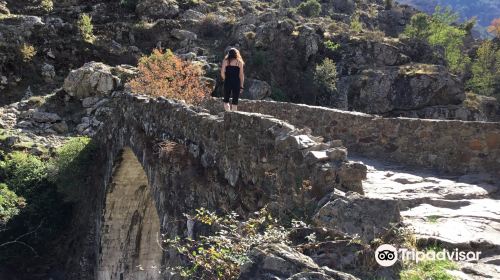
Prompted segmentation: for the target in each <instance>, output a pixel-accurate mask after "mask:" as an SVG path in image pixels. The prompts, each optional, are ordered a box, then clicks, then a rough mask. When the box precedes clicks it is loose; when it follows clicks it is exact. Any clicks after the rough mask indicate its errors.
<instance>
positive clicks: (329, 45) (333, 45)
mask: <svg viewBox="0 0 500 280" xmlns="http://www.w3.org/2000/svg"><path fill="white" fill-rule="evenodd" d="M323 44H324V45H325V48H327V49H328V50H330V51H331V52H336V51H337V50H338V49H339V48H340V44H337V43H335V42H332V41H330V40H326V41H324V42H323Z"/></svg>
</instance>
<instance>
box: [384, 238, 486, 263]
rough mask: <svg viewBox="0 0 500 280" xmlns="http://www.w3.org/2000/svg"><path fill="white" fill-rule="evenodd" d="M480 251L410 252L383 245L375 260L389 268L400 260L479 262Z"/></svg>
mask: <svg viewBox="0 0 500 280" xmlns="http://www.w3.org/2000/svg"><path fill="white" fill-rule="evenodd" d="M480 255H481V252H480V251H476V252H473V251H468V252H466V251H459V250H458V249H454V250H451V251H449V250H445V249H443V250H429V251H418V250H414V249H412V250H409V249H406V248H399V249H396V247H394V246H392V245H389V244H383V245H380V246H379V247H378V248H377V250H375V260H376V261H377V263H378V264H379V265H380V266H384V267H388V266H392V265H394V264H395V263H396V262H397V261H398V260H400V261H412V262H416V263H418V262H420V261H424V260H451V261H467V262H470V261H478V260H479V256H480Z"/></svg>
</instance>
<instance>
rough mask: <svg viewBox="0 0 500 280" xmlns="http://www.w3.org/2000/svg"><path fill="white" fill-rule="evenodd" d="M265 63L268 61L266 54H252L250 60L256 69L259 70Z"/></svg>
mask: <svg viewBox="0 0 500 280" xmlns="http://www.w3.org/2000/svg"><path fill="white" fill-rule="evenodd" d="M267 61H268V57H267V54H266V52H265V51H260V50H258V51H255V52H254V54H253V57H252V60H251V62H252V64H253V66H255V67H256V68H259V69H260V68H262V67H264V66H266V64H267Z"/></svg>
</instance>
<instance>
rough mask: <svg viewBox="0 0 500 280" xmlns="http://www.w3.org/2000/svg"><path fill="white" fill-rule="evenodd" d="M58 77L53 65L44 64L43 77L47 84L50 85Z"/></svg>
mask: <svg viewBox="0 0 500 280" xmlns="http://www.w3.org/2000/svg"><path fill="white" fill-rule="evenodd" d="M55 76H56V70H55V68H54V66H53V65H51V64H48V63H44V64H43V66H42V77H43V79H44V80H45V82H47V83H49V82H52V80H54V77H55Z"/></svg>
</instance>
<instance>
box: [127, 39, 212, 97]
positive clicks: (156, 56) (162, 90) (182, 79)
mask: <svg viewBox="0 0 500 280" xmlns="http://www.w3.org/2000/svg"><path fill="white" fill-rule="evenodd" d="M138 68H139V75H138V76H137V77H136V78H134V79H133V80H132V81H130V86H131V88H132V90H133V91H134V92H136V93H142V94H146V95H151V96H163V97H167V98H172V99H177V100H184V101H186V102H187V103H190V104H196V103H199V102H201V101H202V100H203V99H204V98H205V97H207V96H208V94H209V91H208V87H207V86H206V85H205V84H204V83H203V82H202V81H201V77H202V74H203V71H202V70H201V68H200V67H198V66H196V65H194V64H192V63H190V62H188V61H182V60H181V59H180V58H178V57H177V56H175V55H174V54H173V53H172V52H171V51H170V50H167V51H166V52H163V51H161V50H159V49H155V50H153V53H152V54H151V55H150V56H144V57H142V58H141V59H140V61H139V66H138Z"/></svg>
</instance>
